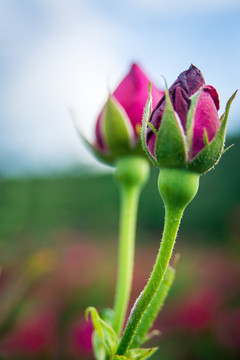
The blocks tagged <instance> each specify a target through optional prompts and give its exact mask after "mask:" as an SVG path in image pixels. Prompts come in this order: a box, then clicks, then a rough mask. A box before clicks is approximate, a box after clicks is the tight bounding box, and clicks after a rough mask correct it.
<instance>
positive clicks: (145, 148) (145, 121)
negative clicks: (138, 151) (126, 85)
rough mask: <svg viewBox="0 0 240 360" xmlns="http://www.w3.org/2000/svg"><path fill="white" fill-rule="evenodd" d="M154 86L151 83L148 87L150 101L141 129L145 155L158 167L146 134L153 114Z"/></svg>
mask: <svg viewBox="0 0 240 360" xmlns="http://www.w3.org/2000/svg"><path fill="white" fill-rule="evenodd" d="M151 90H152V84H151V83H149V85H148V99H147V102H146V105H145V108H144V112H143V118H142V128H141V141H142V147H143V150H144V151H145V153H146V154H147V156H148V158H149V159H150V160H151V162H152V163H153V165H155V166H158V164H157V161H156V159H154V157H153V156H152V154H151V153H150V151H149V149H148V146H147V142H146V132H147V125H148V124H149V119H150V116H151V113H152V94H151Z"/></svg>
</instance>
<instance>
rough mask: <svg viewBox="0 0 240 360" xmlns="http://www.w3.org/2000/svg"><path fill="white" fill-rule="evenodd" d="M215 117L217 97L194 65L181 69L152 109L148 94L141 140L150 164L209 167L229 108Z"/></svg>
mask: <svg viewBox="0 0 240 360" xmlns="http://www.w3.org/2000/svg"><path fill="white" fill-rule="evenodd" d="M235 95H236V92H235V93H234V94H233V96H232V97H231V98H230V99H229V101H228V103H227V106H226V112H225V113H224V114H223V116H222V117H221V118H219V116H218V110H219V98H218V93H217V91H216V90H215V89H214V87H212V86H210V85H205V81H204V78H203V76H202V74H201V71H200V70H199V69H197V68H196V67H195V66H193V65H191V66H190V68H189V69H188V70H186V71H184V72H182V73H181V74H180V75H179V77H178V79H177V80H176V81H175V82H174V83H173V85H172V86H171V87H170V88H169V90H166V92H165V95H164V96H163V97H162V98H161V99H160V101H159V102H158V104H157V106H156V107H155V108H154V110H153V112H152V111H151V108H152V105H151V95H150V98H149V100H148V103H147V105H146V108H145V114H144V120H145V121H146V122H147V124H148V125H147V128H146V126H143V131H142V141H143V147H144V149H145V151H146V152H147V154H148V155H149V157H150V158H151V160H152V161H153V163H154V164H155V165H157V166H159V167H165V168H188V169H190V170H192V171H194V172H197V173H200V174H201V173H204V172H206V171H208V170H209V169H211V168H212V167H213V166H214V165H215V164H216V163H217V162H218V160H219V158H220V157H221V155H222V153H223V149H224V141H225V132H226V124H227V118H228V113H229V108H230V105H231V102H232V100H233V99H234V97H235Z"/></svg>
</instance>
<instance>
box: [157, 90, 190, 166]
mask: <svg viewBox="0 0 240 360" xmlns="http://www.w3.org/2000/svg"><path fill="white" fill-rule="evenodd" d="M165 96H166V107H165V110H164V113H163V117H162V121H161V125H160V128H159V131H158V135H157V139H156V147H155V154H156V158H157V162H158V164H159V166H160V167H168V168H171V167H177V168H178V167H183V166H185V163H186V154H187V145H186V138H185V134H184V130H183V128H182V124H181V122H180V120H179V118H178V116H177V115H176V114H175V111H174V109H173V107H172V104H171V100H170V97H169V92H168V89H167V86H166V91H165Z"/></svg>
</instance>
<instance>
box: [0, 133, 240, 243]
mask: <svg viewBox="0 0 240 360" xmlns="http://www.w3.org/2000/svg"><path fill="white" fill-rule="evenodd" d="M232 143H233V144H234V146H233V147H232V148H231V149H230V150H229V151H227V152H226V154H224V155H223V157H222V159H221V161H220V163H219V164H218V165H217V166H216V168H215V170H214V171H211V172H209V173H208V174H207V175H206V176H205V175H203V176H202V177H201V179H200V190H199V194H198V196H197V197H196V198H195V199H194V201H193V202H192V203H191V205H190V206H189V208H187V210H186V213H185V215H184V219H183V221H182V227H181V231H182V232H183V233H184V234H187V233H189V234H191V237H192V234H195V235H196V236H195V240H194V241H197V240H198V239H200V240H201V241H212V242H213V241H218V242H219V241H221V242H224V241H226V240H228V238H229V232H230V233H231V231H234V229H233V228H234V227H233V228H232V219H233V220H234V217H235V214H236V213H237V211H239V206H240V186H239V184H240V166H239V146H240V138H239V137H237V138H234V139H230V141H229V144H232ZM229 144H228V145H229ZM157 175H158V170H157V169H156V168H153V169H152V174H151V178H150V181H149V183H148V184H147V186H146V187H145V189H144V191H143V194H142V196H141V200H140V210H139V217H138V233H139V236H140V239H144V235H145V234H151V233H154V232H155V231H156V232H157V233H158V234H160V232H161V230H162V226H163V218H164V209H163V204H162V202H161V199H160V197H159V195H158V193H157V187H156V180H157ZM118 205H119V199H118V189H117V187H116V184H114V180H113V177H112V175H111V174H107V175H106V174H104V175H102V174H100V175H99V174H98V175H86V174H85V175H84V176H81V173H80V175H79V173H75V172H73V173H68V174H64V175H61V176H52V177H42V178H19V179H3V180H2V184H1V196H0V239H1V243H2V245H3V244H4V246H5V245H7V246H8V247H13V248H14V244H15V240H16V238H19V237H21V236H24V237H26V235H28V236H29V237H31V239H35V240H36V241H37V240H39V239H41V241H44V240H43V239H44V238H45V239H46V236H47V235H48V234H49V233H50V232H51V231H53V230H54V229H56V228H60V229H66V228H70V229H76V230H81V231H82V232H85V231H86V232H88V233H90V234H91V233H92V234H100V233H101V236H104V234H106V235H108V236H109V235H111V234H117V230H118V211H119V210H118V207H119V206H118ZM236 226H237V225H236ZM150 240H151V236H148V239H147V241H150Z"/></svg>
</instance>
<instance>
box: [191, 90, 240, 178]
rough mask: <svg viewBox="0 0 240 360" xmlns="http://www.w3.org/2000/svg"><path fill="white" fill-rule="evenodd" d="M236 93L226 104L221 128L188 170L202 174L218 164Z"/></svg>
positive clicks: (222, 151)
mask: <svg viewBox="0 0 240 360" xmlns="http://www.w3.org/2000/svg"><path fill="white" fill-rule="evenodd" d="M236 94H237V91H235V92H234V93H233V95H232V96H231V97H230V99H229V100H228V102H227V105H226V110H225V113H224V114H223V116H222V117H221V123H222V124H221V127H220V129H219V130H218V132H217V134H216V136H215V137H214V139H213V140H212V141H211V142H210V143H208V145H206V146H205V147H204V148H203V150H201V151H200V153H199V154H198V155H197V156H196V157H195V158H194V160H193V161H192V162H191V163H189V165H188V168H189V169H190V170H192V171H194V172H197V173H199V174H203V173H205V172H207V171H209V170H211V169H212V168H213V166H214V165H216V164H217V163H218V161H219V160H220V158H221V156H222V154H223V153H224V144H225V135H226V125H227V120H228V115H229V110H230V107H231V104H232V101H233V99H234V98H235V96H236Z"/></svg>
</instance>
